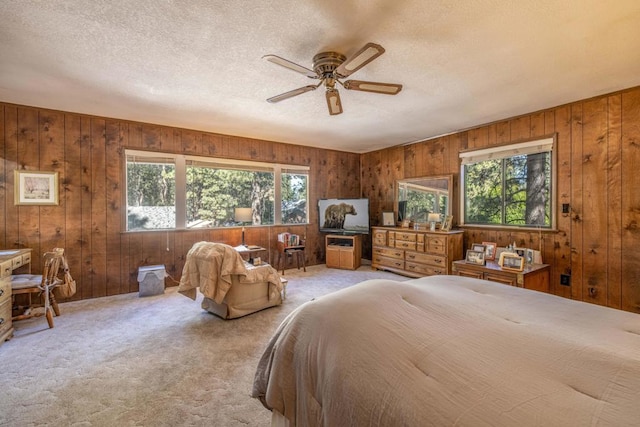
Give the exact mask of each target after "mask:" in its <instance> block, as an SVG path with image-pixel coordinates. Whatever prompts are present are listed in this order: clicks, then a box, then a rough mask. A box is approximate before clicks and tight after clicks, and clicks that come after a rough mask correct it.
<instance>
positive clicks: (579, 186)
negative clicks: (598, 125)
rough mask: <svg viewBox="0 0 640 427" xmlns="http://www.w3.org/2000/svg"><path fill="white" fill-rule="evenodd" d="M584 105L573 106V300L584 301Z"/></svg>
mask: <svg viewBox="0 0 640 427" xmlns="http://www.w3.org/2000/svg"><path fill="white" fill-rule="evenodd" d="M583 179H584V176H583V173H582V103H576V104H572V105H571V221H572V223H571V298H573V299H578V300H582V296H583V294H584V293H583V288H584V289H586V286H584V284H583V277H582V272H583V265H582V263H583V258H582V250H583V235H582V233H583V228H584V227H583V215H584V210H583V201H582V199H583V189H584V186H583Z"/></svg>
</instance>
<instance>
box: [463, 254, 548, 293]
mask: <svg viewBox="0 0 640 427" xmlns="http://www.w3.org/2000/svg"><path fill="white" fill-rule="evenodd" d="M452 267H453V268H452V272H453V274H455V275H456V276H465V277H473V278H475V279H483V280H490V281H492V282H498V283H503V284H505V285H511V286H517V287H518V288H526V289H533V290H535V291H541V292H547V293H548V292H549V275H550V270H551V268H550V266H549V264H532V265H525V267H524V270H523V271H512V270H505V269H503V268H501V267H500V265H498V263H497V262H494V261H487V264H486V265H476V264H471V263H468V262H466V261H464V260H460V261H454V262H453V266H452Z"/></svg>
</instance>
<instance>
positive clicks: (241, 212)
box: [235, 208, 253, 222]
mask: <svg viewBox="0 0 640 427" xmlns="http://www.w3.org/2000/svg"><path fill="white" fill-rule="evenodd" d="M252 216H253V212H252V211H251V208H236V212H235V220H236V221H237V222H251V220H252Z"/></svg>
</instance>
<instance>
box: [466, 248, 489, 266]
mask: <svg viewBox="0 0 640 427" xmlns="http://www.w3.org/2000/svg"><path fill="white" fill-rule="evenodd" d="M464 259H465V261H466V262H468V263H469V264H475V265H484V264H485V260H484V251H474V250H473V249H467V253H466V256H465V258H464Z"/></svg>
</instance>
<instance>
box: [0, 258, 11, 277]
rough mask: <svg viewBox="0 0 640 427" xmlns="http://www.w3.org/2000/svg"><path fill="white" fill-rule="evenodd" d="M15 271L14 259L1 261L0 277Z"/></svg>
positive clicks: (7, 275)
mask: <svg viewBox="0 0 640 427" xmlns="http://www.w3.org/2000/svg"><path fill="white" fill-rule="evenodd" d="M12 271H13V260H10V259H8V260H6V261H3V262H2V263H0V279H1V278H4V277H9V276H11V272H12Z"/></svg>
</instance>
